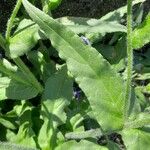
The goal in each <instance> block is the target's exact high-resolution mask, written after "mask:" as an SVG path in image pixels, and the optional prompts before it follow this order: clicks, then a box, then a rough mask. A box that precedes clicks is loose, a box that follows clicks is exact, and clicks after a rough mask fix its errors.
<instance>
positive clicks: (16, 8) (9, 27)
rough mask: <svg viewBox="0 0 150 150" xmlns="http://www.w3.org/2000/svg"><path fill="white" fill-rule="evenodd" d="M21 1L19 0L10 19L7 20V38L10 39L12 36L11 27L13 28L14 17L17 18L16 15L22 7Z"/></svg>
mask: <svg viewBox="0 0 150 150" xmlns="http://www.w3.org/2000/svg"><path fill="white" fill-rule="evenodd" d="M21 3H22V0H17V3H16V6H15V8H14V10H13V12H12V14H11V16H10V19H9V20H8V22H7V29H6V34H5V37H6V40H8V39H9V37H10V34H11V29H12V27H13V23H14V19H15V17H16V15H17V13H18V11H19V9H20V6H21Z"/></svg>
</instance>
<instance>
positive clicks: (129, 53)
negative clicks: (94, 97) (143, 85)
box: [125, 0, 133, 120]
mask: <svg viewBox="0 0 150 150" xmlns="http://www.w3.org/2000/svg"><path fill="white" fill-rule="evenodd" d="M127 58H128V65H127V82H126V93H125V120H127V118H128V110H129V106H130V98H131V82H132V68H133V49H132V0H127Z"/></svg>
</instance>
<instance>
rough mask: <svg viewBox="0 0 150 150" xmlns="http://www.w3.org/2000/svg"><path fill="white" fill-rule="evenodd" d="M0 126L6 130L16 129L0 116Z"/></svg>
mask: <svg viewBox="0 0 150 150" xmlns="http://www.w3.org/2000/svg"><path fill="white" fill-rule="evenodd" d="M0 124H2V125H3V126H5V127H6V128H9V129H16V127H15V125H14V124H13V123H11V122H10V121H9V120H7V119H5V118H2V116H0Z"/></svg>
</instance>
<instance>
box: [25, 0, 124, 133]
mask: <svg viewBox="0 0 150 150" xmlns="http://www.w3.org/2000/svg"><path fill="white" fill-rule="evenodd" d="M23 5H24V7H25V8H26V10H27V12H28V13H29V15H30V16H31V18H32V19H33V20H34V21H35V22H36V23H37V24H38V25H39V26H40V28H41V29H42V30H43V31H44V32H45V34H46V36H47V37H48V38H49V39H50V40H51V43H52V45H53V46H54V47H55V48H56V49H57V50H58V51H59V55H60V57H61V58H63V59H65V60H66V62H67V66H68V69H69V71H71V73H72V74H73V75H74V77H75V79H76V81H77V82H78V83H79V86H80V87H81V88H82V90H83V91H84V93H85V94H86V96H87V97H88V99H89V101H90V104H91V107H92V109H93V110H94V113H95V116H96V118H97V120H98V121H99V123H100V124H101V125H102V128H103V129H104V131H109V130H110V131H112V130H116V129H120V128H122V127H123V122H124V116H123V105H124V93H123V83H122V80H121V78H120V77H119V76H118V75H117V73H115V72H114V70H112V69H111V67H110V64H109V63H108V62H107V61H106V60H104V59H103V57H102V56H101V55H100V54H99V53H98V52H97V51H96V50H95V49H94V48H91V47H89V46H86V45H84V44H83V43H82V41H81V39H80V38H79V37H78V36H77V35H76V34H74V33H73V32H71V31H70V30H68V29H67V28H65V27H64V26H63V25H61V24H59V23H58V22H56V21H55V20H53V19H52V18H50V17H49V16H48V15H46V14H45V13H43V12H41V11H40V10H39V9H37V8H35V7H34V6H32V5H31V4H30V3H29V2H28V1H26V0H23ZM70 37H71V38H70ZM106 68H107V69H106ZM112 85H115V87H114V86H112ZM91 87H92V92H91ZM104 116H105V118H107V119H103V117H104ZM114 120H116V121H115V122H114ZM110 122H111V124H110Z"/></svg>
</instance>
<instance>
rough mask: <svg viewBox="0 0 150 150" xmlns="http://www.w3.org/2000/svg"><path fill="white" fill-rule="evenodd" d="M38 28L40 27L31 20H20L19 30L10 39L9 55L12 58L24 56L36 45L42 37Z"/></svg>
mask: <svg viewBox="0 0 150 150" xmlns="http://www.w3.org/2000/svg"><path fill="white" fill-rule="evenodd" d="M38 29H39V27H38V26H37V25H36V24H35V23H34V22H32V21H31V20H28V19H24V20H23V21H21V22H20V24H19V26H18V29H17V31H16V32H15V34H14V35H13V37H11V38H10V39H9V55H10V57H11V58H17V57H18V56H22V55H23V54H25V53H26V52H28V51H29V50H31V49H32V48H33V47H34V46H35V45H36V43H37V42H38V39H39V38H40V37H39V35H38Z"/></svg>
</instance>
